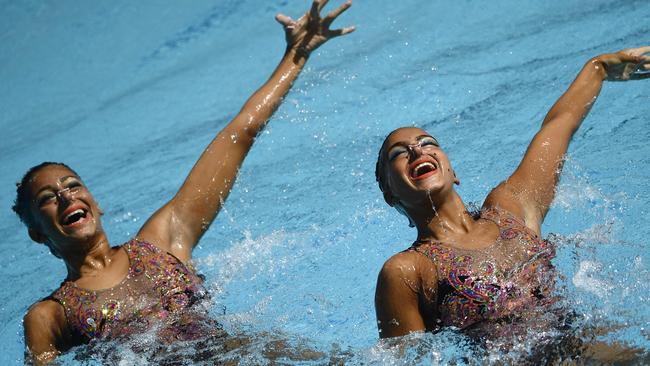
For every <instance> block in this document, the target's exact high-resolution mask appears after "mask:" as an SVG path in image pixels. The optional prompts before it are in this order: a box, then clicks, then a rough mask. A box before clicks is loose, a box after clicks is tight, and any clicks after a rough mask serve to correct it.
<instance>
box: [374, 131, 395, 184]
mask: <svg viewBox="0 0 650 366" xmlns="http://www.w3.org/2000/svg"><path fill="white" fill-rule="evenodd" d="M395 131H397V130H394V131H392V132H391V133H389V134H388V135H386V138H385V139H384V142H382V143H381V148H379V153H378V154H377V164H376V165H375V179H376V180H377V184H378V185H379V190H381V191H382V192H386V190H387V189H388V186H387V185H386V168H385V167H384V166H385V165H386V164H384V163H385V162H386V159H385V158H384V154H383V153H384V148H385V147H386V142H388V138H389V137H390V135H392V134H393V132H395Z"/></svg>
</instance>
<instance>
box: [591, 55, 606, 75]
mask: <svg viewBox="0 0 650 366" xmlns="http://www.w3.org/2000/svg"><path fill="white" fill-rule="evenodd" d="M587 65H588V66H589V67H590V68H591V69H592V70H593V71H594V72H596V73H597V74H598V76H599V77H600V78H601V80H605V79H607V64H606V63H605V62H603V61H602V60H601V58H600V56H596V57H594V58H592V59H591V60H589V61H588V62H587Z"/></svg>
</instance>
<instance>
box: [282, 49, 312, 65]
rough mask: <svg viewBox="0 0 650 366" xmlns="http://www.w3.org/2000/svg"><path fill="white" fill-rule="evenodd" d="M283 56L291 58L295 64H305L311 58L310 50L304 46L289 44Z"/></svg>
mask: <svg viewBox="0 0 650 366" xmlns="http://www.w3.org/2000/svg"><path fill="white" fill-rule="evenodd" d="M283 58H284V59H288V60H291V61H292V62H293V63H294V64H295V65H298V66H303V65H304V64H305V63H306V62H307V60H308V59H309V52H308V51H306V50H304V49H302V48H296V47H291V46H287V49H286V51H285V52H284V56H283Z"/></svg>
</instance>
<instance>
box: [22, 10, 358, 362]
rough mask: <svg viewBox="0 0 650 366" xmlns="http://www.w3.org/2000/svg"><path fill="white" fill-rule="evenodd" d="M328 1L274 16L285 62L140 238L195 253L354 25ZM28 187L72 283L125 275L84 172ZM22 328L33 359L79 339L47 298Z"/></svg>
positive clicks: (44, 235)
mask: <svg viewBox="0 0 650 366" xmlns="http://www.w3.org/2000/svg"><path fill="white" fill-rule="evenodd" d="M327 3H328V1H327V0H315V1H313V2H312V5H311V8H310V10H309V11H307V12H306V13H305V14H304V15H303V16H302V17H300V18H298V19H296V20H294V19H292V18H290V17H288V16H286V15H283V14H278V15H277V17H276V20H277V21H278V22H279V23H280V24H281V25H282V27H283V30H284V35H285V38H286V42H287V48H286V51H285V53H284V55H283V56H282V59H281V61H280V63H279V64H278V66H277V67H276V69H275V70H274V71H273V73H272V74H271V76H270V78H269V79H268V80H267V81H266V82H265V83H264V84H263V85H262V86H261V87H260V88H259V89H258V90H257V91H255V92H254V93H253V94H252V95H251V97H250V98H249V99H248V100H247V101H246V103H245V104H244V106H243V107H242V109H241V110H240V112H239V113H238V114H237V115H236V116H235V117H234V118H233V120H231V121H230V122H229V123H228V124H227V125H226V126H225V127H224V128H223V129H222V130H221V131H220V132H219V133H218V134H217V135H216V136H215V137H214V139H213V140H212V141H211V142H210V144H209V145H208V146H207V148H206V149H205V150H204V151H203V153H202V155H201V156H200V157H199V159H198V160H197V161H196V163H195V165H194V167H193V168H192V170H191V171H190V173H189V174H188V176H187V178H186V180H185V182H184V183H183V184H182V185H181V187H180V189H179V190H178V192H177V193H176V195H175V196H174V197H173V198H172V199H171V200H169V201H168V202H167V203H166V204H164V205H163V206H162V207H161V208H160V209H158V210H157V211H156V212H155V213H153V215H152V216H151V217H150V218H149V219H148V220H147V221H146V223H145V224H144V225H143V226H142V227H141V228H140V230H139V231H138V233H137V235H136V238H137V239H138V240H141V241H146V242H149V243H151V244H153V245H155V246H157V247H158V248H160V249H161V250H163V251H165V252H167V253H169V254H171V255H173V256H174V257H176V258H177V259H179V260H180V261H181V262H184V263H186V262H188V261H189V260H190V259H191V258H192V251H193V249H194V248H195V246H196V245H197V243H198V242H199V240H200V239H201V237H202V235H203V234H204V233H205V232H206V231H207V230H208V228H209V226H210V224H211V223H212V221H213V220H214V219H215V217H216V215H217V213H218V212H219V210H220V209H221V207H222V204H223V202H224V201H225V200H226V198H227V197H228V194H229V192H230V190H231V189H232V187H233V184H234V182H235V179H236V177H237V173H238V170H239V168H240V167H241V164H242V163H243V161H244V159H245V157H246V155H247V154H248V152H249V150H250V148H251V147H252V145H253V142H254V141H255V138H256V136H257V135H258V134H259V132H260V131H261V130H262V129H263V128H264V126H265V125H266V123H267V122H268V121H269V119H270V118H271V116H272V115H273V113H274V112H275V111H276V109H277V108H278V106H279V105H280V103H281V102H282V100H283V98H284V97H285V96H286V94H287V93H288V92H289V90H290V89H291V86H292V84H293V82H294V81H295V80H296V79H297V77H298V75H299V74H300V73H301V71H302V69H303V68H304V65H305V64H306V62H307V60H308V58H309V57H310V55H311V53H312V52H313V51H314V50H316V49H317V48H318V47H320V46H321V45H323V44H324V43H326V42H327V41H329V40H330V39H332V38H336V37H339V36H342V35H345V34H348V33H351V32H353V31H354V27H345V28H340V29H330V25H331V24H332V23H333V22H334V21H335V20H336V19H337V17H338V16H339V15H341V14H342V13H343V12H345V11H346V10H347V9H348V8H349V7H350V6H351V1H350V0H348V1H346V2H344V3H343V4H340V5H339V6H338V7H336V8H334V9H333V10H332V11H330V12H329V13H327V14H324V15H323V16H321V14H320V13H321V11H322V10H323V8H324V7H325V5H326V4H327ZM231 136H237V138H236V139H232V138H231ZM29 192H31V193H32V196H31V199H30V207H29V210H30V212H31V214H32V216H33V218H34V221H35V224H34V225H33V226H34V227H31V228H28V231H29V235H30V237H31V238H32V239H33V240H34V241H36V242H38V243H42V244H46V245H47V246H48V247H49V248H50V249H51V251H52V252H53V254H55V255H56V256H58V257H60V258H61V259H63V261H64V262H65V264H66V267H67V269H68V275H67V280H69V281H74V283H75V284H76V285H78V286H80V287H82V288H85V289H91V290H97V289H106V288H110V287H113V286H115V285H116V284H118V283H119V282H120V281H121V280H122V279H123V278H124V277H125V276H126V274H127V273H128V270H129V260H128V256H127V254H126V252H125V250H122V249H119V248H112V247H111V246H110V245H109V242H108V239H107V238H106V235H105V233H104V230H103V229H102V226H101V222H100V216H101V215H102V211H101V209H100V208H99V206H98V205H97V203H96V201H95V200H94V198H93V197H92V195H91V194H90V192H89V191H88V190H87V189H86V187H85V185H84V184H83V182H82V181H81V180H80V179H79V177H77V176H76V175H75V174H74V173H73V172H71V171H70V170H69V169H67V168H65V167H62V166H58V165H51V166H46V167H44V168H42V169H40V170H39V171H38V172H36V174H35V175H34V176H33V179H32V180H31V181H30V182H29ZM24 328H25V344H26V346H27V348H28V353H30V354H32V355H33V360H32V361H34V362H35V363H39V364H40V363H47V362H49V361H51V360H53V359H54V358H55V357H56V355H57V354H59V353H60V352H62V351H65V350H67V349H69V348H70V347H71V346H73V345H77V344H79V340H77V339H72V337H71V332H70V329H69V328H68V323H67V321H66V318H65V314H64V311H63V307H62V306H61V304H59V303H57V302H55V301H53V300H50V299H47V300H43V301H39V302H37V303H36V304H34V305H32V307H30V309H29V310H28V312H27V314H26V315H25V318H24Z"/></svg>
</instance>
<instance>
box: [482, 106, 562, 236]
mask: <svg viewBox="0 0 650 366" xmlns="http://www.w3.org/2000/svg"><path fill="white" fill-rule="evenodd" d="M573 122H574V121H573V118H572V117H571V116H567V115H558V116H556V117H555V118H553V119H551V120H548V121H545V123H544V124H543V125H542V128H541V129H540V130H539V131H538V132H537V134H536V135H535V137H533V139H532V141H531V142H530V145H529V146H528V149H527V150H526V153H525V154H524V157H523V159H522V160H521V162H520V163H519V166H518V167H517V169H516V170H515V171H514V173H513V174H512V175H511V176H510V177H509V178H508V179H507V180H505V181H504V182H502V183H501V184H499V186H497V187H496V188H495V189H494V190H493V191H492V192H490V194H489V195H488V197H487V198H486V200H485V202H484V204H483V206H484V207H491V206H500V207H502V208H505V209H507V210H508V211H510V212H512V213H513V214H515V215H517V216H519V217H521V218H522V219H523V220H524V221H525V222H526V226H528V227H529V228H530V229H532V230H533V231H535V232H537V233H538V234H539V233H540V226H541V224H542V221H543V220H544V217H545V216H546V213H547V212H548V209H549V207H550V205H551V203H552V201H553V197H554V195H555V188H556V186H557V183H558V180H559V176H560V172H561V171H562V164H563V163H564V159H565V154H566V151H567V149H568V146H569V142H570V141H571V137H572V135H573V132H574V131H575V128H574V127H575V126H574V125H575V123H573Z"/></svg>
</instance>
